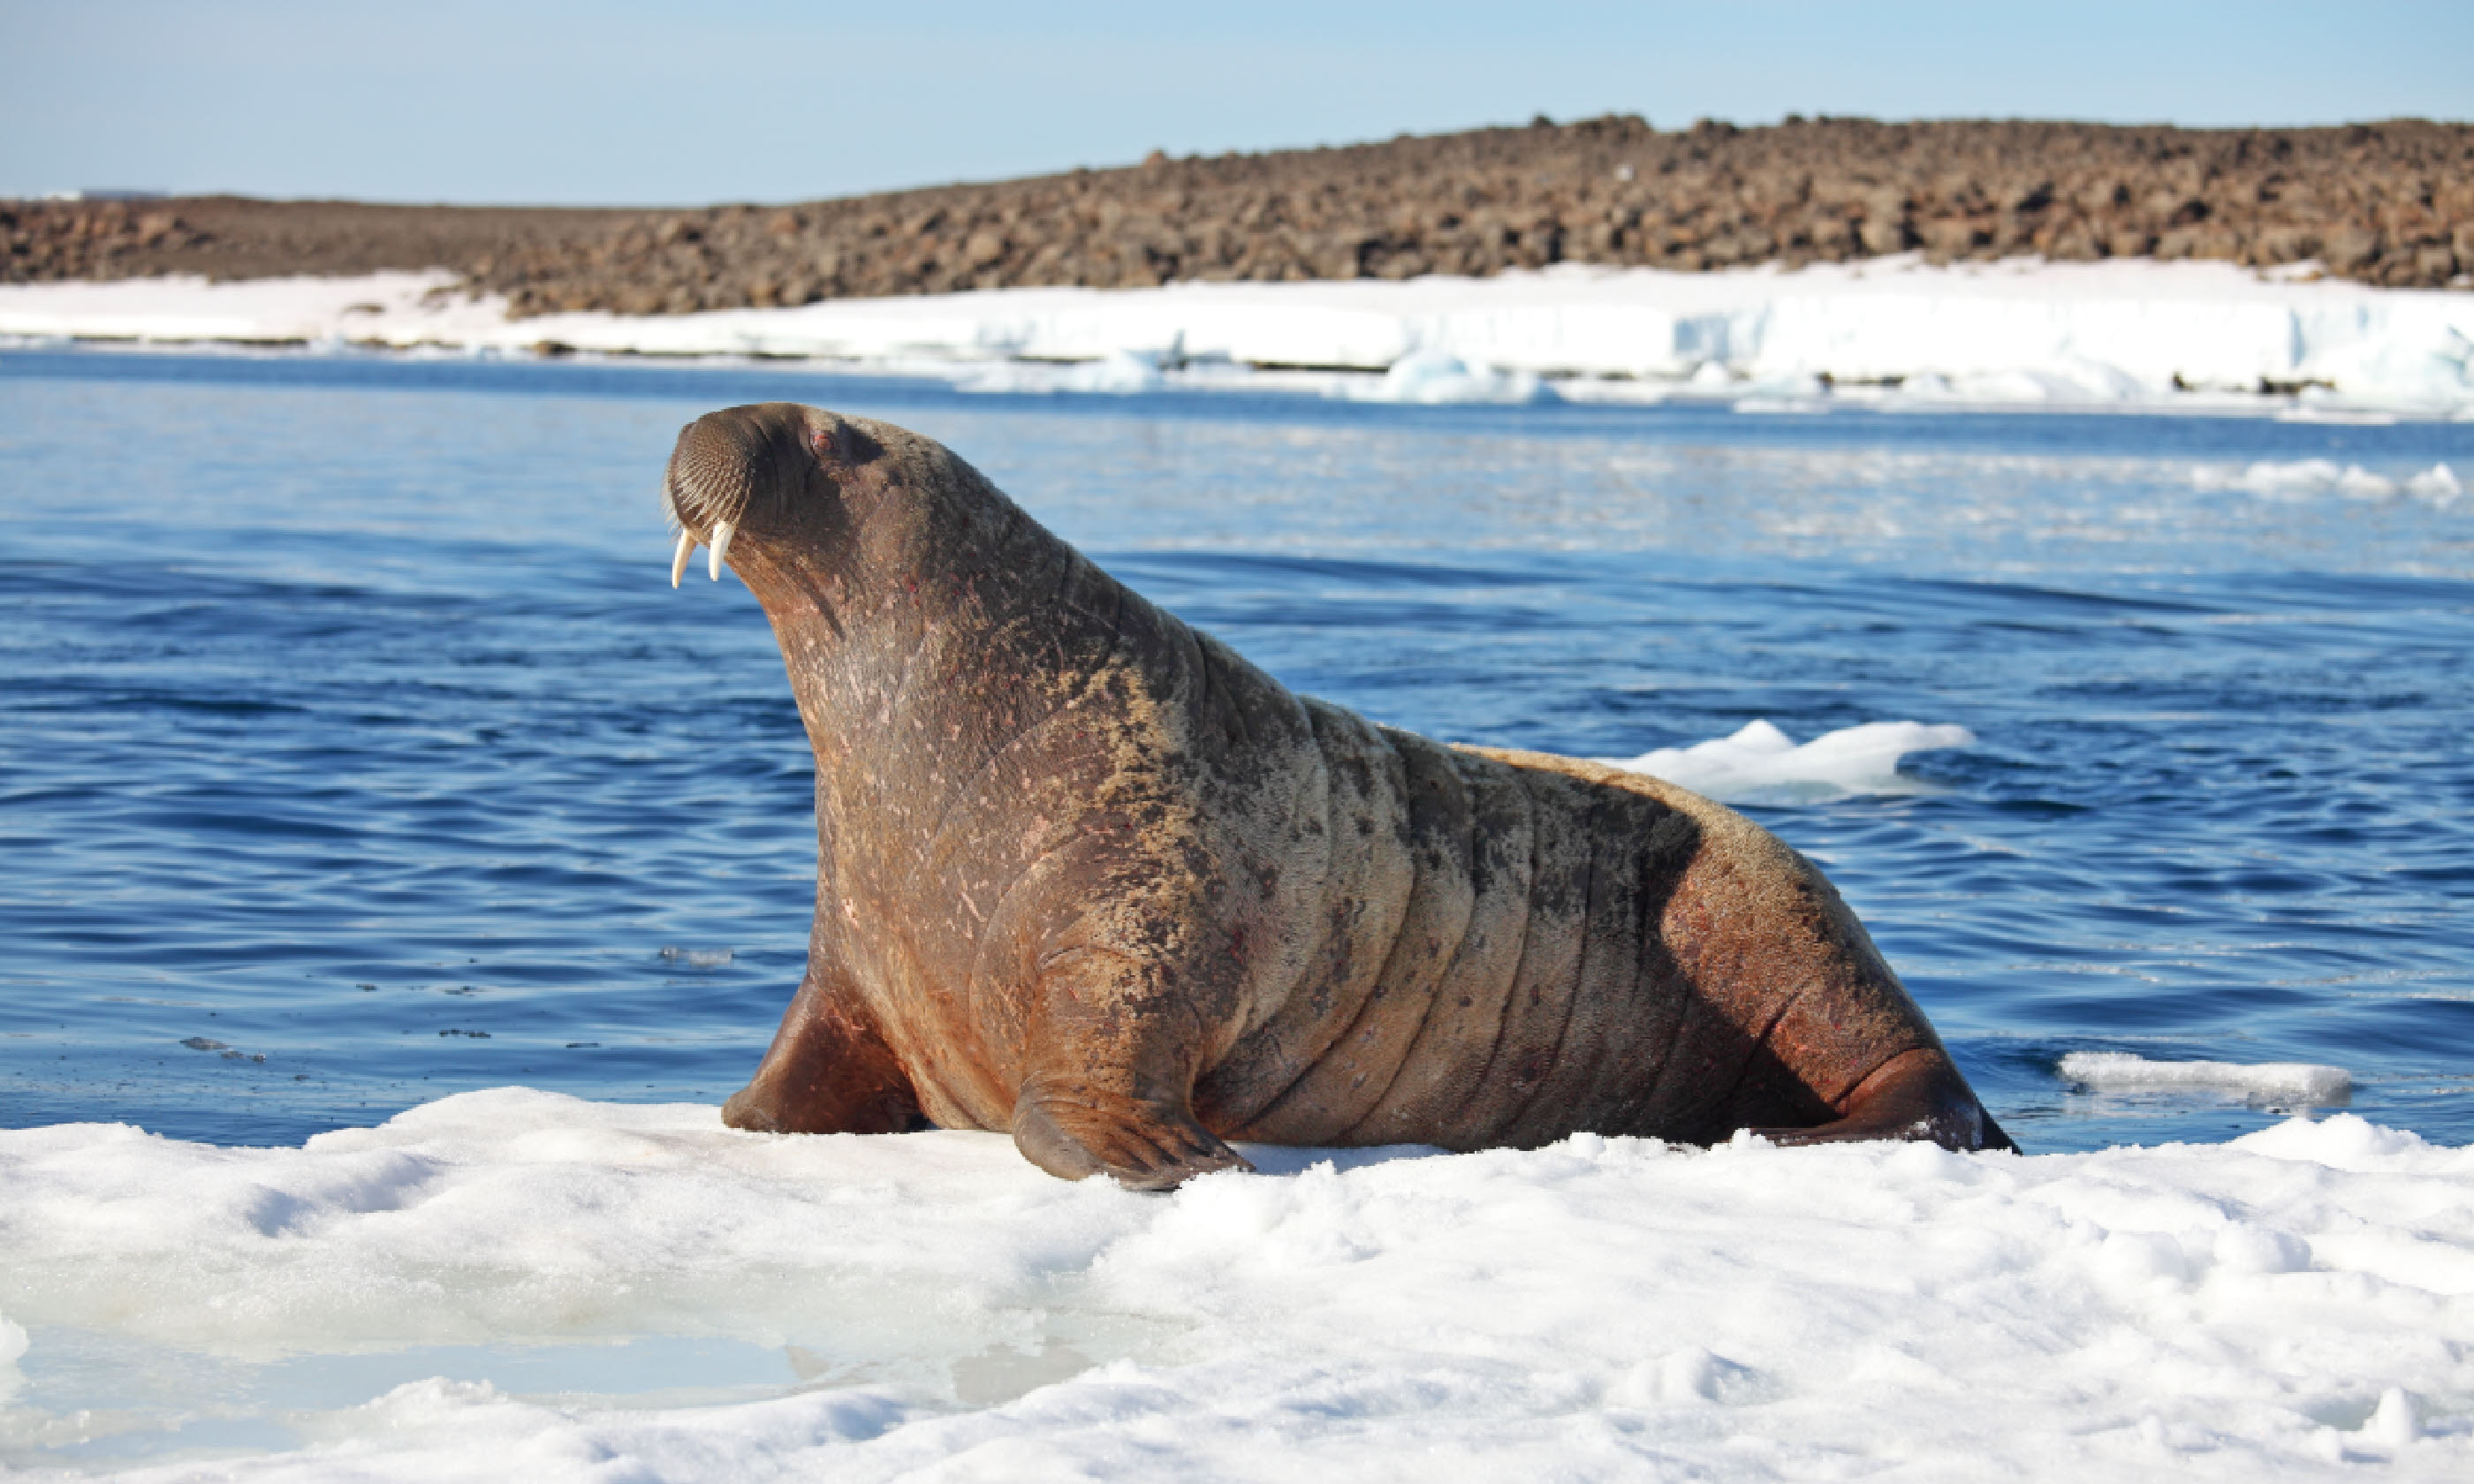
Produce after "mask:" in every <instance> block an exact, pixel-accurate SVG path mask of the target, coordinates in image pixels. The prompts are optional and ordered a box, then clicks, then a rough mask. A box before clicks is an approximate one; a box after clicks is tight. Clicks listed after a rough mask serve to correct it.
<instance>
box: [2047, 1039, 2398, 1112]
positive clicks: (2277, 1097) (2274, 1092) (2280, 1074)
mask: <svg viewBox="0 0 2474 1484" xmlns="http://www.w3.org/2000/svg"><path fill="white" fill-rule="evenodd" d="M2061 1073H2062V1075H2063V1076H2064V1077H2065V1078H2067V1079H2069V1080H2070V1081H2072V1082H2074V1083H2077V1084H2078V1085H2079V1086H2081V1087H2083V1088H2088V1089H2093V1090H2096V1091H2099V1092H2132V1091H2136V1092H2148V1091H2158V1090H2195V1091H2210V1092H2230V1093H2232V1094H2234V1095H2236V1096H2238V1097H2242V1098H2244V1099H2247V1100H2249V1101H2251V1102H2254V1103H2299V1104H2311V1105H2316V1106H2319V1107H2332V1106H2342V1105H2343V1104H2344V1103H2345V1101H2346V1100H2347V1099H2348V1098H2349V1097H2350V1096H2352V1094H2353V1090H2354V1079H2353V1078H2352V1076H2350V1075H2349V1074H2348V1073H2347V1072H2346V1071H2345V1069H2344V1068H2343V1067H2341V1066H2320V1065H2315V1064H2313V1063H2309V1062H2249V1063H2245V1062H2151V1061H2149V1060H2147V1058H2146V1057H2142V1056H2133V1055H2131V1054H2129V1053H2128V1052H2122V1051H2074V1052H2072V1053H2071V1054H2070V1055H2068V1056H2066V1057H2064V1058H2062V1062H2061Z"/></svg>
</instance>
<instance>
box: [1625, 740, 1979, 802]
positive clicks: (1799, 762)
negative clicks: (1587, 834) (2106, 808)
mask: <svg viewBox="0 0 2474 1484" xmlns="http://www.w3.org/2000/svg"><path fill="white" fill-rule="evenodd" d="M1975 740H1976V733H1974V732H1972V731H1970V730H1967V729H1966V728H1964V727H1929V726H1925V725H1922V724H1920V723H1917V722H1866V723H1864V724H1863V725H1861V726H1858V727H1842V728H1840V729H1839V730H1836V731H1831V732H1825V733H1823V734H1822V735H1820V736H1817V737H1815V738H1813V739H1812V740H1811V741H1809V742H1807V743H1805V744H1804V745H1803V746H1801V747H1798V746H1797V745H1796V744H1795V741H1794V739H1793V738H1791V737H1789V736H1788V735H1787V734H1786V733H1785V732H1783V731H1781V730H1779V729H1778V728H1776V727H1774V726H1772V725H1771V724H1770V723H1768V722H1766V721H1757V722H1753V723H1751V724H1749V725H1748V726H1746V727H1745V728H1744V729H1743V730H1740V731H1737V732H1736V733H1735V734H1734V735H1733V736H1730V737H1721V738H1718V739H1716V740H1714V741H1710V742H1696V743H1694V744H1693V745H1692V746H1690V747H1662V748H1660V749H1658V750H1657V751H1656V752H1652V753H1643V754H1640V755H1639V756H1638V757H1630V758H1619V757H1607V758H1601V759H1599V760H1600V761H1602V762H1605V763H1607V764H1608V765H1609V766H1612V767H1616V768H1622V769H1624V770H1625V771H1627V772H1631V773H1646V774H1648V775H1650V776H1651V777H1653V778H1664V779H1665V780H1666V781H1668V782H1669V783H1674V784H1677V785H1680V786H1681V787H1684V788H1688V789H1690V790H1692V791H1693V792H1694V793H1696V794H1706V795H1708V796H1709V797H1710V798H1712V799H1715V800H1717V801H1718V802H1721V803H1824V802H1829V801H1831V800H1833V799H1846V798H1851V797H1853V796H1855V795H1857V794H1914V793H1923V792H1926V791H1928V789H1929V788H1930V787H1931V785H1929V784H1928V783H1925V782H1924V781H1922V780H1921V779H1917V778H1909V777H1907V776H1906V775H1904V774H1903V773H1901V772H1900V771H1899V759H1900V758H1902V757H1904V756H1905V755H1906V754H1909V753H1924V752H1931V751H1934V750H1936V749H1939V748H1947V747H1966V746H1968V745H1970V744H1971V743H1973V742H1974V741H1975Z"/></svg>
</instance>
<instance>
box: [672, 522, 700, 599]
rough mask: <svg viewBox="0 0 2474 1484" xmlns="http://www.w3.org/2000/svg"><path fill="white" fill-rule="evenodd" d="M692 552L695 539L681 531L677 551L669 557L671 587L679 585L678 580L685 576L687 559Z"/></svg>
mask: <svg viewBox="0 0 2474 1484" xmlns="http://www.w3.org/2000/svg"><path fill="white" fill-rule="evenodd" d="M694 552H695V538H694V537H692V536H690V535H688V534H687V533H686V532H685V531H681V532H680V533H679V549H678V551H677V552H675V553H674V554H672V556H671V557H670V586H673V587H675V586H678V585H679V579H680V578H682V577H685V576H686V575H687V570H688V558H689V557H690V556H691V555H692V554H693V553H694Z"/></svg>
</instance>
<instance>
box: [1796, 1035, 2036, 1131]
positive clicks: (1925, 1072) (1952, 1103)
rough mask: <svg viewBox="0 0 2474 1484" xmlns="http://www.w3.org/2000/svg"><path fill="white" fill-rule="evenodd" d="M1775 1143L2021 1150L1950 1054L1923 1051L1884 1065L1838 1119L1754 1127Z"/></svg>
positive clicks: (1849, 1097) (1844, 1106)
mask: <svg viewBox="0 0 2474 1484" xmlns="http://www.w3.org/2000/svg"><path fill="white" fill-rule="evenodd" d="M1753 1132H1754V1133H1756V1134H1758V1135H1759V1136H1761V1137H1763V1138H1766V1139H1768V1140H1769V1141H1770V1142H1772V1143H1774V1144H1784V1145H1795V1144H1852V1143H1860V1142H1864V1141H1867V1140H1871V1139H1930V1140H1931V1141H1932V1142H1934V1143H1936V1144H1939V1145H1941V1146H1942V1147H1943V1148H1945V1149H1957V1150H1980V1149H2001V1150H2007V1151H2009V1152H2010V1153H2012V1154H2017V1153H2018V1152H2019V1146H2018V1145H2017V1144H2015V1143H2013V1142H2011V1139H2010V1136H2009V1135H2007V1134H2004V1133H2002V1132H2001V1125H2000V1124H1998V1123H1996V1122H1994V1121H1993V1115H1992V1114H1991V1113H1986V1112H1985V1111H1984V1107H1983V1105H1982V1104H1980V1103H1978V1102H1977V1100H1976V1094H1975V1092H1974V1091H1972V1090H1970V1089H1969V1088H1968V1086H1967V1079H1966V1078H1964V1077H1962V1076H1960V1075H1959V1071H1958V1067H1957V1066H1956V1065H1953V1063H1952V1061H1951V1059H1950V1056H1949V1054H1948V1053H1947V1052H1943V1051H1938V1050H1934V1049H1932V1048H1929V1047H1919V1048H1918V1049H1916V1050H1913V1051H1907V1052H1903V1053H1902V1054H1900V1055H1898V1056H1895V1057H1892V1058H1891V1059H1890V1060H1889V1061H1887V1062H1885V1063H1883V1064H1882V1065H1880V1067H1879V1068H1878V1069H1876V1070H1875V1071H1874V1073H1873V1074H1872V1075H1871V1076H1869V1077H1867V1078H1865V1079H1864V1080H1863V1081H1862V1082H1859V1083H1857V1084H1856V1089H1855V1090H1854V1091H1852V1092H1850V1093H1848V1094H1847V1095H1846V1097H1844V1098H1842V1099H1840V1113H1839V1116H1838V1117H1837V1118H1836V1119H1835V1120H1834V1121H1832V1122H1830V1123H1824V1124H1819V1125H1817V1126H1815V1127H1812V1128H1807V1129H1755V1130H1753Z"/></svg>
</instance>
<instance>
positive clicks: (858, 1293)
mask: <svg viewBox="0 0 2474 1484" xmlns="http://www.w3.org/2000/svg"><path fill="white" fill-rule="evenodd" d="M2021 1132H2022V1133H2023V1135H2024V1136H2025V1137H2027V1138H2028V1139H2029V1141H2030V1143H2031V1144H2032V1140H2033V1134H2032V1130H2029V1129H2022V1130H2021ZM1253 1152H1254V1153H1256V1154H1257V1155H1259V1156H1261V1158H1262V1161H1263V1163H1264V1164H1265V1166H1266V1168H1267V1170H1271V1171H1275V1172H1276V1173H1265V1174H1257V1175H1245V1174H1236V1173H1228V1174H1221V1175H1213V1176H1208V1177H1205V1178H1203V1179H1201V1180H1198V1181H1195V1182H1193V1183H1191V1184H1190V1185H1186V1186H1185V1187H1183V1188H1182V1189H1180V1190H1177V1191H1176V1192H1174V1193H1172V1194H1168V1195H1138V1194H1134V1193H1131V1192H1128V1191H1125V1190H1120V1189H1118V1188H1116V1187H1115V1186H1113V1185H1107V1184H1105V1183H1104V1182H1093V1183H1085V1184H1080V1185H1073V1184H1067V1183H1065V1182H1062V1181H1056V1180H1053V1179H1051V1178H1049V1177H1048V1176H1046V1175H1043V1174H1041V1173H1039V1172H1038V1171H1037V1170H1035V1169H1032V1168H1031V1166H1029V1165H1028V1164H1026V1163H1025V1162H1024V1161H1022V1159H1021V1158H1020V1157H1019V1156H1018V1155H1017V1154H1016V1153H1015V1152H1014V1150H1013V1147H1012V1145H1011V1143H1010V1142H1009V1141H1008V1140H1007V1139H1006V1138H1004V1137H1001V1136H997V1135H985V1134H964V1133H930V1134H921V1135H910V1136H900V1137H870V1138H861V1137H767V1136H759V1135H751V1134H741V1133H737V1132H734V1131H732V1130H729V1129H725V1128H724V1127H722V1126H721V1123H720V1121H719V1118H718V1116H717V1115H716V1110H714V1109H712V1108H707V1107H696V1106H686V1105H672V1106H663V1107H643V1106H634V1107H631V1106H619V1105H611V1104H594V1103H585V1102H579V1101H576V1100H573V1099H570V1098H564V1097H558V1096H553V1095H550V1094H546V1093H541V1092H533V1091H527V1090H524V1089H499V1090H496V1091H491V1092H480V1093H469V1094H465V1095H462V1096H458V1097H453V1098H449V1099H446V1100H444V1101H441V1102H437V1103H433V1104H429V1105H427V1106H425V1107H422V1108H418V1109H415V1110H412V1111H411V1112H409V1113H404V1114H401V1115H400V1116H398V1117H397V1118H395V1119H393V1120H391V1121H390V1122H388V1123H386V1124H384V1125H382V1126H380V1127H378V1128H376V1129H362V1130H351V1131H346V1132H342V1133H336V1134H329V1135H324V1136H321V1137H317V1138H315V1139H312V1140H310V1141H309V1143H308V1144H307V1145H306V1146H305V1147H303V1148H299V1149H225V1148H215V1147H211V1146H206V1145H200V1144H190V1143H182V1142H177V1141H173V1140H169V1139H163V1138H158V1137H153V1136H149V1135H146V1134H142V1133H140V1132H138V1131H136V1130H134V1129H130V1128H125V1127H118V1126H103V1125H91V1124H88V1125H67V1126H60V1127H53V1128H37V1129H18V1130H5V1131H0V1274H5V1275H6V1281H7V1285H8V1291H9V1294H10V1315H11V1318H12V1320H15V1321H18V1322H20V1323H22V1324H23V1326H24V1327H25V1328H26V1329H27V1330H28V1331H29V1333H30V1335H31V1338H32V1342H33V1343H32V1347H31V1348H30V1349H28V1350H26V1351H25V1352H24V1353H23V1354H22V1356H21V1357H19V1360H18V1368H19V1370H20V1371H21V1372H22V1373H23V1376H24V1380H23V1382H22V1383H21V1384H20V1385H19V1386H18V1388H17V1389H16V1391H15V1392H14V1394H13V1395H12V1396H9V1397H6V1398H0V1466H5V1467H10V1468H17V1467H27V1466H33V1467H46V1466H74V1467H80V1468H87V1469H91V1468H94V1467H97V1466H99V1465H101V1466H121V1467H126V1466H129V1465H132V1464H137V1463H143V1462H145V1461H146V1460H148V1459H150V1458H154V1459H165V1458H167V1456H168V1457H175V1458H176V1457H178V1456H180V1455H182V1453H183V1452H184V1450H185V1451H186V1453H187V1455H188V1456H190V1457H193V1458H197V1459H200V1460H204V1459H206V1458H208V1457H212V1458H213V1460H214V1461H213V1462H211V1464H210V1465H209V1464H206V1463H205V1462H200V1463H199V1464H198V1465H197V1466H196V1467H195V1469H194V1470H192V1469H184V1468H182V1467H181V1466H179V1465H178V1464H177V1463H172V1464H169V1465H167V1467H166V1470H165V1472H163V1473H162V1474H159V1475H156V1474H150V1475H148V1476H150V1477H156V1476H159V1477H182V1478H186V1477H204V1476H212V1477H215V1478H219V1479H222V1478H233V1479H243V1480H249V1479H269V1478H301V1479H325V1478H334V1477H351V1478H356V1479H423V1480H431V1479H468V1478H469V1479H500V1478H510V1477H521V1478H525V1479H528V1480H534V1479H537V1480H546V1481H561V1480H578V1481H582V1480H600V1479H609V1478H616V1477H627V1478H661V1479H666V1480H678V1481H694V1480H705V1479H712V1480H737V1479H744V1478H757V1477H778V1476H792V1477H832V1478H837V1479H855V1480H878V1479H891V1478H897V1477H915V1476H923V1475H930V1476H937V1477H963V1476H968V1477H1007V1478H1049V1477H1077V1478H1162V1477H1168V1478H1184V1477H1212V1478H1232V1479H1254V1478H1259V1479H1267V1480H1269V1479H1285V1478H1296V1477H1398V1476H1402V1470H1403V1467H1404V1466H1403V1464H1402V1462H1401V1461H1402V1460H1404V1459H1408V1460H1413V1461H1420V1462H1419V1464H1418V1467H1419V1468H1420V1469H1431V1468H1432V1466H1433V1465H1432V1460H1435V1459H1439V1458H1440V1459H1445V1460H1449V1461H1451V1464H1452V1465H1453V1467H1452V1468H1451V1469H1447V1470H1446V1471H1445V1472H1447V1473H1452V1474H1453V1476H1462V1477H1469V1478H1497V1477H1631V1476H1640V1477H1665V1476H1670V1475H1671V1476H1679V1477H1680V1476H1690V1477H1695V1478H1709V1479H1715V1480H1721V1481H1726V1480H1739V1479H1741V1480H1752V1479H1774V1478H1779V1477H1804V1476H1813V1475H1819V1474H1828V1475H1830V1476H1832V1477H1836V1476H1853V1475H1857V1474H1862V1475H1868V1476H1880V1477H1905V1476H1914V1475H1917V1474H1939V1473H1944V1472H1950V1469H1951V1468H1952V1467H1954V1466H1953V1465H1951V1464H1950V1461H1951V1460H1963V1461H1964V1468H1963V1469H1961V1470H1960V1471H1959V1472H1964V1473H1966V1474H1967V1475H1968V1476H1971V1477H1977V1476H1982V1477H1993V1476H2011V1475H2017V1476H2020V1477H2024V1478H2029V1479H2056V1480H2078V1479H2086V1478H2092V1477H2095V1478H2109V1477H2137V1476H2146V1475H2148V1474H2152V1473H2154V1472H2157V1470H2158V1469H2159V1468H2165V1469H2168V1470H2170V1469H2171V1468H2173V1467H2176V1466H2177V1465H2178V1464H2181V1463H2185V1462H2187V1463H2190V1464H2193V1465H2195V1466H2197V1467H2200V1468H2202V1469H2203V1470H2205V1471H2207V1472H2211V1473H2212V1474H2215V1475H2221V1476H2224V1477H2228V1478H2232V1477H2241V1478H2278V1477H2301V1476H2314V1475H2316V1473H2317V1472H2320V1471H2323V1470H2324V1469H2325V1467H2326V1466H2327V1464H2328V1463H2329V1462H2331V1461H2341V1460H2345V1459H2351V1460H2354V1461H2357V1462H2364V1463H2369V1462H2376V1461H2382V1460H2392V1461H2394V1462H2396V1463H2398V1464H2400V1465H2403V1466H2406V1468H2407V1472H2410V1473H2412V1475H2413V1476H2415V1477H2428V1478H2441V1477H2466V1476H2469V1475H2474V1411H2469V1402H2468V1400H2467V1398H2468V1396H2469V1395H2474V1394H2469V1392H2468V1390H2467V1388H2466V1387H2465V1385H2464V1381H2463V1372H2462V1364H2461V1363H2460V1361H2459V1360H2458V1359H2456V1358H2455V1357H2456V1356H2457V1355H2459V1354H2461V1353H2463V1352H2465V1350H2466V1348H2467V1347H2468V1346H2469V1345H2474V1310H2469V1308H2468V1304H2469V1300H2474V1150H2466V1149H2453V1148H2444V1147H2437V1146H2434V1145H2431V1144H2428V1143H2426V1142H2424V1141H2423V1140H2422V1139H2420V1138H2418V1137H2415V1136H2413V1135H2412V1134H2410V1133H2404V1132H2400V1131H2396V1130H2390V1129H2384V1128H2380V1127H2377V1126H2375V1125H2372V1124H2369V1123H2366V1122H2365V1121H2363V1120H2362V1119H2360V1118H2356V1117H2353V1116H2351V1115H2349V1114H2338V1115H2335V1116H2332V1117H2330V1118H2327V1119H2325V1120H2323V1121H2321V1122H2317V1123H2308V1122H2303V1121H2300V1120H2292V1121H2288V1122H2285V1123H2281V1124H2279V1125H2277V1126H2275V1127H2272V1128H2269V1129H2266V1130H2263V1131H2261V1132H2260V1133H2257V1134H2254V1135H2251V1136H2249V1137H2244V1138H2242V1139H2238V1140H2236V1141H2234V1142H2232V1143H2230V1144H2225V1145H2219V1146H2212V1147H2210V1146H2192V1145H2170V1146H2166V1147H2163V1148H2147V1149H2141V1148H2117V1149H2109V1150H2105V1151H2101V1152H2098V1153H2093V1154H2081V1155H2050V1156H2037V1157H2018V1156H1962V1155H1954V1154H1951V1153H1948V1152H1946V1151H1943V1150H1940V1149H1937V1148H1933V1147H1931V1146H1929V1145H1912V1144H1909V1145H1891V1144H1876V1145H1843V1146H1835V1147H1821V1148H1811V1149H1780V1148H1776V1147H1773V1146H1771V1145H1769V1144H1767V1143H1765V1142H1761V1141H1758V1140H1753V1139H1742V1140H1738V1141H1736V1142H1735V1143H1733V1144H1730V1145H1726V1146H1722V1147H1719V1148H1716V1149H1710V1150H1706V1151H1703V1150H1689V1149H1681V1148H1673V1147H1669V1146H1666V1145H1664V1144H1661V1143H1659V1142H1657V1141H1655V1140H1635V1139H1606V1138H1599V1137H1590V1136H1581V1137H1573V1138H1568V1139H1565V1140H1564V1141H1563V1142H1561V1143H1558V1144H1555V1145H1551V1146H1549V1147H1547V1148H1543V1149H1538V1150H1529V1151H1517V1150H1496V1151H1489V1152H1484V1153H1478V1154H1469V1155H1443V1154H1441V1153H1440V1152H1436V1151H1418V1150H1395V1151H1352V1152H1346V1153H1343V1154H1340V1155H1337V1156H1331V1155H1318V1154H1317V1153H1315V1152H1312V1151H1295V1150H1269V1149H1257V1150H1254V1151H1253ZM1988 1399H1991V1400H1992V1401H1993V1402H1998V1404H1988ZM232 1453H239V1454H242V1455H255V1456H223V1455H229V1454H232ZM2186 1455H2187V1456H2186Z"/></svg>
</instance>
